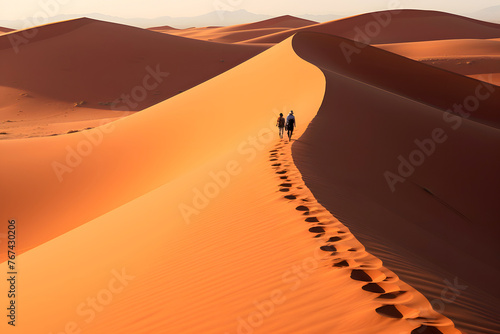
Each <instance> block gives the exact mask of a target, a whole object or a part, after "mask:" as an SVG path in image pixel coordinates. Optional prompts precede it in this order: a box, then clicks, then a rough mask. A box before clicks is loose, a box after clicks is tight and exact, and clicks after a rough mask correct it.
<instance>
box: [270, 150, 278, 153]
mask: <svg viewBox="0 0 500 334" xmlns="http://www.w3.org/2000/svg"><path fill="white" fill-rule="evenodd" d="M278 151H279V150H271V151H269V152H271V153H272V152H278Z"/></svg>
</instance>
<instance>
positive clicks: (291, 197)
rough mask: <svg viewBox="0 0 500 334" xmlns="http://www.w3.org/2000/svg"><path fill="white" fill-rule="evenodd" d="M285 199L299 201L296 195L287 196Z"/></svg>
mask: <svg viewBox="0 0 500 334" xmlns="http://www.w3.org/2000/svg"><path fill="white" fill-rule="evenodd" d="M285 198H286V199H297V196H295V195H286V196H285Z"/></svg>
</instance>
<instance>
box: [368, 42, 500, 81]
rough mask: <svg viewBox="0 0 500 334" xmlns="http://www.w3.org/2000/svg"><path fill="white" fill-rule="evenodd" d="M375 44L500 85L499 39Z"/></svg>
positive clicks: (426, 62)
mask: <svg viewBox="0 0 500 334" xmlns="http://www.w3.org/2000/svg"><path fill="white" fill-rule="evenodd" d="M375 46H376V47H378V48H381V49H384V50H387V51H390V52H393V53H397V54H400V55H402V56H405V57H408V58H411V59H414V60H418V61H420V62H422V63H425V64H429V65H432V66H436V67H440V68H442V69H445V70H449V71H452V72H455V73H459V74H462V75H467V76H470V77H474V78H477V79H480V80H482V81H487V82H489V83H492V84H495V85H497V86H498V85H500V79H499V78H500V41H499V40H498V39H454V40H442V41H425V42H413V43H392V44H378V45H375Z"/></svg>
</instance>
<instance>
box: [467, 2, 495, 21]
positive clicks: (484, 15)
mask: <svg viewBox="0 0 500 334" xmlns="http://www.w3.org/2000/svg"><path fill="white" fill-rule="evenodd" d="M466 16H468V17H472V18H474V19H477V20H482V21H488V22H493V23H500V5H499V6H492V7H488V8H485V9H482V10H480V11H477V12H474V13H472V14H469V15H466Z"/></svg>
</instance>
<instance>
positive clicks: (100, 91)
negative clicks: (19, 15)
mask: <svg viewBox="0 0 500 334" xmlns="http://www.w3.org/2000/svg"><path fill="white" fill-rule="evenodd" d="M33 31H35V33H33ZM33 34H34V37H33V38H29V39H28V38H26V37H25V36H32V35H33ZM12 41H14V42H12ZM13 43H14V45H15V47H12V45H13ZM193 50H197V51H198V52H193ZM263 50H264V48H262V47H259V46H239V45H226V44H214V43H207V42H202V41H197V40H190V39H184V38H179V37H174V36H169V35H165V34H160V33H156V32H151V31H148V30H145V29H139V28H135V27H129V26H124V25H118V24H114V23H108V22H100V21H96V20H91V19H85V18H83V19H77V20H71V21H65V22H60V23H55V24H48V25H45V26H42V27H38V28H36V29H28V30H27V31H15V32H12V33H9V34H5V35H3V36H2V37H1V38H0V59H1V61H0V71H1V72H2V77H1V78H0V91H1V92H2V96H3V98H2V102H1V105H0V112H1V114H2V118H3V121H9V122H6V123H3V124H2V126H5V130H6V131H4V132H7V135H2V138H21V137H26V136H27V134H28V133H29V134H30V135H29V136H42V135H45V136H46V135H57V134H61V133H66V132H68V131H76V130H82V129H85V128H88V127H95V126H97V125H99V124H101V123H105V122H108V121H110V120H113V119H116V118H118V117H123V116H126V115H129V114H130V113H131V112H134V111H138V110H142V109H145V108H147V107H149V106H152V105H154V104H156V103H158V102H161V101H163V100H165V99H167V98H169V97H171V96H174V95H177V94H180V93H182V92H183V91H185V90H188V89H189V88H192V87H194V86H196V85H198V84H200V83H202V82H204V81H206V80H208V79H210V78H212V77H214V76H216V75H218V74H220V73H222V72H224V71H226V70H228V69H230V68H232V67H234V66H235V65H237V64H239V63H241V62H243V61H245V60H247V59H249V58H251V57H253V56H255V55H256V54H258V53H260V52H261V51H263ZM125 69H126V70H125Z"/></svg>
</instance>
